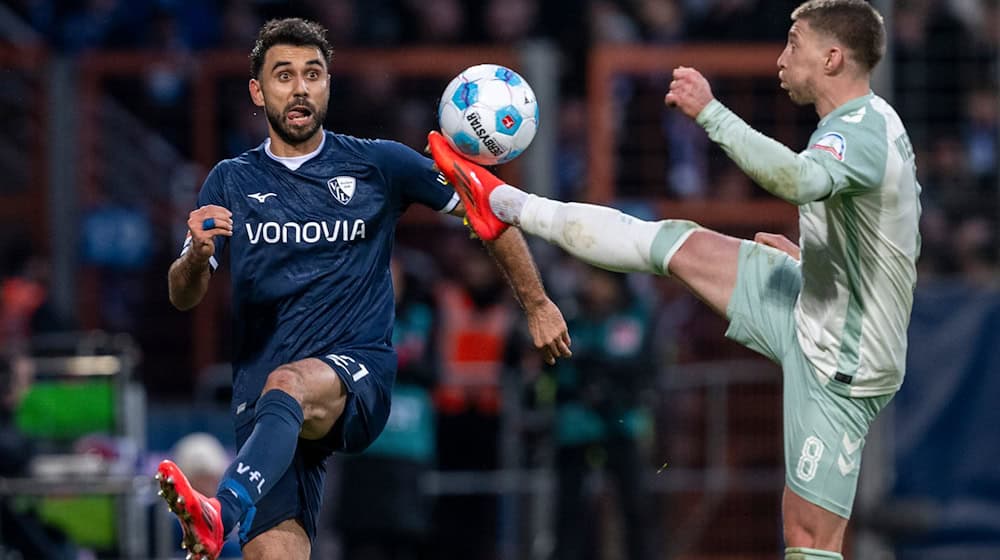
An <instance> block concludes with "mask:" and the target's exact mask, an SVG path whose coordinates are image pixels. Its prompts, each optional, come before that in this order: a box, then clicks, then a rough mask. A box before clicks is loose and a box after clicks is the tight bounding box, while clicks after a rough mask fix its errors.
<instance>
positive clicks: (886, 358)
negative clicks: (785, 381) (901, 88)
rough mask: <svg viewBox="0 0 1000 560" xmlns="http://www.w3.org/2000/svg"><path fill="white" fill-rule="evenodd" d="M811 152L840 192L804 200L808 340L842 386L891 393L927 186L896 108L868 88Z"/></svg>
mask: <svg viewBox="0 0 1000 560" xmlns="http://www.w3.org/2000/svg"><path fill="white" fill-rule="evenodd" d="M801 155H803V156H805V157H807V158H809V159H811V160H813V161H815V162H816V163H818V164H820V165H821V166H823V168H824V169H826V171H827V172H828V173H829V174H830V177H831V178H832V179H833V189H832V192H831V193H830V195H829V196H828V197H826V198H825V199H823V200H819V201H815V202H809V203H807V204H804V205H802V206H800V207H799V232H800V239H799V246H800V247H801V248H802V292H801V293H800V294H799V301H798V304H797V305H796V307H795V320H796V325H797V327H798V336H799V344H800V345H801V346H802V350H803V352H805V355H806V357H807V358H808V359H809V361H810V362H811V363H812V364H813V365H814V366H815V367H816V369H817V371H818V372H819V373H821V374H822V375H823V376H824V377H826V378H831V379H835V380H837V381H839V382H840V383H835V384H833V388H835V389H839V390H840V392H844V393H847V394H849V395H850V396H858V397H862V396H864V397H867V396H875V395H882V394H886V393H892V392H894V391H896V390H897V389H898V388H899V386H900V384H901V383H902V382H903V374H904V372H905V369H906V329H907V326H908V324H909V322H910V309H911V308H912V306H913V289H914V286H915V284H916V281H917V273H916V261H917V257H918V256H919V253H920V234H919V230H918V222H919V219H920V199H919V195H920V185H919V184H918V183H917V179H916V166H915V163H914V157H913V148H912V146H911V145H910V139H909V137H907V135H906V130H905V129H904V128H903V123H902V122H901V121H900V120H899V116H898V115H897V114H896V111H894V110H893V108H892V107H890V106H889V104H888V103H886V102H885V100H883V99H882V98H881V97H878V96H876V95H874V94H868V95H866V96H864V97H860V98H858V99H854V100H852V101H849V102H847V103H845V104H844V105H841V106H840V107H838V108H837V109H835V110H834V111H832V112H831V113H830V114H828V115H827V116H826V117H824V118H823V120H822V121H820V123H819V127H818V128H817V129H816V132H814V133H813V135H812V137H811V138H810V139H809V147H808V148H807V149H806V150H805V151H803V152H802V154H801Z"/></svg>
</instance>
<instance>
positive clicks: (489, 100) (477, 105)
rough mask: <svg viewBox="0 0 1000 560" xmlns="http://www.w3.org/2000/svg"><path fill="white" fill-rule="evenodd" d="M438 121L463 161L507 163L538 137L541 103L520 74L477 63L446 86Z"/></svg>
mask: <svg viewBox="0 0 1000 560" xmlns="http://www.w3.org/2000/svg"><path fill="white" fill-rule="evenodd" d="M438 122H439V124H440V125H441V133H442V134H443V135H444V137H445V138H447V139H448V143H449V144H451V146H452V147H453V148H455V150H456V151H458V152H459V153H460V154H462V155H464V156H465V157H467V158H469V159H471V160H472V161H474V162H476V163H478V164H480V165H496V164H499V163H507V162H508V161H511V160H512V159H514V158H516V157H517V156H519V155H521V153H522V152H524V150H525V149H526V148H527V147H528V144H531V140H532V139H533V138H534V137H535V131H536V130H537V129H538V102H537V101H536V100H535V92H533V91H532V90H531V86H529V85H528V82H526V81H524V78H522V77H521V76H520V75H519V74H518V73H517V72H514V71H513V70H511V69H509V68H505V67H503V66H498V65H496V64H479V65H477V66H472V67H470V68H466V69H465V70H464V71H462V73H461V74H459V75H458V76H455V79H454V80H452V81H451V83H449V84H448V87H447V88H445V90H444V94H443V95H442V96H441V103H440V105H439V106H438Z"/></svg>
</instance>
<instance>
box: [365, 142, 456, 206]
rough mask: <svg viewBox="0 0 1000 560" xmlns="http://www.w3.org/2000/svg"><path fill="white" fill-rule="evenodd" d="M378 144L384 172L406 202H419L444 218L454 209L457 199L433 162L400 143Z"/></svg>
mask: <svg viewBox="0 0 1000 560" xmlns="http://www.w3.org/2000/svg"><path fill="white" fill-rule="evenodd" d="M375 144H376V148H377V149H378V151H379V156H380V159H381V162H380V163H381V166H382V170H383V172H384V173H385V174H386V175H387V176H388V178H389V181H390V182H391V183H392V185H393V186H394V187H395V188H397V189H399V191H400V193H401V194H402V197H403V200H404V201H406V202H407V203H408V202H418V203H420V204H423V205H424V206H427V207H429V208H431V209H433V210H437V211H438V212H441V213H443V214H446V213H448V212H451V211H452V210H454V209H455V206H456V205H458V195H457V194H455V191H454V189H452V188H451V186H449V185H448V181H447V180H446V179H445V178H444V175H442V174H441V173H440V172H438V171H437V170H436V169H434V161H433V160H431V159H429V158H426V157H424V156H422V155H420V154H418V153H417V152H416V151H414V150H413V149H411V148H409V147H407V146H405V145H403V144H400V143H399V142H393V141H390V140H377V141H376V142H375Z"/></svg>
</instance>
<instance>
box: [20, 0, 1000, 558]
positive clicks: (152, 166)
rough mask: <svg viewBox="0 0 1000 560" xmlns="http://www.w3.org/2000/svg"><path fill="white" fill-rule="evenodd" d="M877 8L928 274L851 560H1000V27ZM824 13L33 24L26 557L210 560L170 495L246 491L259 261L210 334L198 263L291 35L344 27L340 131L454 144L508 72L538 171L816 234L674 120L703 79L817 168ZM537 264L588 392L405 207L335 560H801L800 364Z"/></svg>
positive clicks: (575, 266)
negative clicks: (190, 546)
mask: <svg viewBox="0 0 1000 560" xmlns="http://www.w3.org/2000/svg"><path fill="white" fill-rule="evenodd" d="M874 3H875V4H876V5H877V7H878V8H879V9H880V10H882V12H883V13H884V14H885V16H886V22H887V25H888V29H889V39H890V44H889V48H888V56H887V59H886V60H885V61H884V62H883V63H882V65H881V66H880V69H879V72H878V74H877V75H876V80H875V88H876V92H877V93H878V94H880V95H882V96H883V97H886V98H887V99H889V100H890V102H891V103H893V105H894V106H895V107H896V108H897V110H898V111H899V113H900V115H901V117H902V118H903V121H904V123H905V124H906V125H907V127H908V129H909V133H910V137H911V139H912V141H913V144H914V148H915V149H916V152H917V164H918V168H919V176H920V181H921V184H922V186H923V195H922V197H921V201H922V204H923V223H922V240H923V251H922V257H921V260H920V263H919V273H920V280H919V285H918V288H917V294H916V300H915V305H914V310H913V318H912V321H911V329H910V353H909V368H908V371H907V376H906V382H905V383H904V386H903V389H902V391H901V392H900V393H899V394H898V395H897V397H896V398H895V400H894V401H893V404H892V406H890V408H889V409H888V410H887V412H886V413H885V414H884V415H883V417H882V418H881V419H880V421H879V422H878V423H877V425H876V427H875V428H874V430H873V432H872V434H871V436H870V437H869V439H868V444H867V448H866V450H865V464H864V468H863V476H862V484H861V489H860V491H859V494H858V499H857V504H856V507H855V518H854V520H853V521H852V523H851V525H850V528H849V532H848V536H847V542H846V545H845V546H846V550H845V557H847V558H850V559H889V558H899V559H949V560H951V559H967V558H1000V469H998V468H997V466H996V465H997V464H998V459H1000V438H997V437H996V432H995V428H994V427H995V426H997V425H1000V412H998V410H1000V408H998V407H997V406H996V400H997V398H998V397H1000V375H998V373H1000V294H998V291H997V287H998V283H1000V274H998V268H997V259H998V244H997V234H998V220H997V218H998V212H1000V204H998V203H1000V178H998V173H997V170H998V163H997V161H998V156H1000V149H998V140H1000V127H998V113H1000V96H998V68H1000V62H998V56H997V55H998V41H1000V7H998V6H1000V4H998V2H997V0H896V1H892V0H882V1H877V2H874ZM795 5H797V2H794V1H792V2H789V1H784V0H780V1H779V0H766V1H765V0H577V1H573V0H558V1H556V0H546V1H543V0H479V1H472V0H464V1H463V0H363V1H362V0H309V1H306V0H303V1H300V2H289V3H286V2H279V1H276V0H255V1H236V0H231V1H228V2H227V1H222V0H214V1H201V0H159V1H138V0H137V1H126V0H84V1H79V2H71V1H66V0H6V2H5V3H4V4H0V115H2V120H0V122H2V127H3V131H2V134H0V257H2V258H0V275H2V278H0V344H2V345H3V347H4V349H5V350H8V351H9V350H12V349H18V348H19V349H21V350H22V351H23V353H25V354H26V355H27V356H29V357H30V358H31V359H30V360H29V361H24V362H18V364H17V366H16V367H15V368H14V371H13V372H9V373H7V374H6V375H5V376H4V377H3V381H4V382H3V383H0V389H2V391H3V395H2V397H3V398H2V399H0V402H2V405H3V406H2V410H3V412H2V414H0V426H2V428H0V429H2V432H0V446H2V447H0V526H2V529H3V531H2V536H0V558H4V559H6V558H22V557H23V558H58V559H62V558H67V559H69V558H73V559H76V558H132V559H138V558H174V557H182V554H181V551H180V549H179V548H178V546H177V545H178V538H177V535H176V527H175V526H174V524H173V521H172V519H170V518H169V517H167V516H166V515H165V513H164V510H165V508H164V507H162V505H161V504H160V503H158V502H157V501H156V497H155V494H154V491H155V489H154V487H153V486H152V484H151V481H150V478H149V477H150V475H151V474H152V471H153V468H154V466H155V464H156V463H157V462H158V460H160V459H161V458H163V457H165V456H172V457H176V458H177V459H178V460H179V461H182V462H184V463H185V464H186V465H187V467H186V468H188V469H190V470H192V471H195V472H199V473H201V476H202V478H203V479H204V484H205V487H206V488H212V487H213V486H214V483H215V480H216V477H217V476H218V471H219V469H220V465H221V466H224V465H225V464H226V463H227V461H228V458H229V457H230V456H231V454H232V452H233V449H232V445H233V434H232V426H231V423H230V419H229V415H228V398H229V392H228V391H229V389H228V385H229V379H230V368H229V365H228V363H227V359H228V355H229V345H230V338H229V335H228V332H229V324H228V320H229V310H230V307H229V301H230V294H229V293H228V292H229V284H228V271H227V268H226V264H225V262H224V261H223V266H222V268H220V271H219V273H217V274H216V276H217V278H215V280H214V281H213V283H212V288H211V290H210V292H209V295H208V297H207V298H206V300H205V301H204V302H203V303H202V304H201V305H200V306H199V307H198V308H196V310H194V311H193V312H188V313H181V312H178V311H176V310H174V309H173V308H172V307H171V306H170V304H169V303H168V301H167V290H166V271H167V268H168V266H169V265H170V263H171V261H172V260H173V259H174V258H175V257H176V255H177V254H178V251H179V249H180V246H181V242H182V240H183V236H184V231H185V225H184V224H185V220H186V216H187V213H188V212H189V211H190V210H191V209H192V207H193V204H194V203H195V200H196V194H197V191H198V188H199V186H200V184H201V181H202V179H203V178H204V176H205V174H206V173H207V172H208V170H209V169H210V168H211V167H212V165H214V164H215V162H217V161H218V160H220V159H222V158H227V157H232V156H235V155H237V154H239V153H241V152H242V151H244V150H246V149H249V148H252V147H254V146H256V145H258V144H259V143H260V142H261V141H262V139H263V138H264V137H265V135H266V125H265V121H264V118H263V115H261V114H259V113H258V111H256V110H255V108H254V107H253V106H252V104H251V103H250V100H249V96H248V94H247V81H248V78H249V63H248V58H247V55H248V53H249V50H250V48H251V46H252V44H253V41H254V38H255V36H256V32H257V29H258V28H259V26H260V25H261V24H262V23H263V22H264V21H266V20H267V19H269V18H272V17H284V16H302V17H308V18H314V19H316V20H318V21H320V22H321V23H322V24H323V25H325V26H326V27H327V28H328V29H329V37H330V40H331V42H332V43H333V45H334V47H335V49H336V53H335V58H334V62H333V66H332V68H331V73H332V75H333V92H332V95H331V101H330V110H329V114H328V117H327V123H326V126H327V128H328V129H330V130H333V131H336V132H340V133H347V134H352V135H356V136H366V137H367V136H376V137H384V138H390V139H396V140H399V141H402V142H404V143H406V144H409V145H410V146H412V147H413V148H416V149H418V150H419V149H422V148H423V146H424V138H425V136H426V133H427V131H428V130H430V129H432V128H434V127H435V118H436V110H437V101H438V96H439V95H440V92H441V91H442V90H443V89H444V86H445V85H446V84H447V83H448V81H449V80H450V79H451V78H452V77H453V76H454V75H455V74H457V73H458V72H459V71H460V70H462V69H463V68H465V67H467V66H470V65H473V64H478V63H483V62H493V63H500V64H504V65H507V66H510V67H512V68H514V69H516V70H518V71H519V72H520V73H521V74H522V75H523V76H525V77H526V78H527V80H528V81H529V82H530V83H531V84H532V86H533V87H534V89H535V92H536V93H537V95H538V98H539V102H540V106H541V125H540V127H541V128H540V130H539V133H538V136H537V137H536V139H535V141H534V144H533V145H532V147H531V149H529V150H528V151H527V152H526V153H525V154H524V155H523V156H522V157H521V158H519V159H518V160H517V161H516V162H514V163H512V164H510V165H507V166H505V167H503V168H501V169H500V171H499V172H500V174H501V175H502V176H503V177H504V178H506V179H507V180H508V181H511V182H514V183H516V184H520V185H524V186H525V187H526V188H527V189H529V190H531V191H533V192H537V193H541V194H545V195H548V196H552V197H556V198H560V199H563V200H583V201H593V202H599V203H605V204H611V205H614V206H616V207H619V208H621V209H623V210H626V211H629V212H631V213H635V214H637V215H640V216H643V217H647V218H654V217H674V218H680V217H684V218H689V219H694V220H696V221H698V222H700V223H702V224H703V225H706V226H710V227H714V228H718V229H720V230H722V231H725V232H727V233H731V234H734V235H741V236H752V235H753V234H754V233H755V232H757V231H772V232H780V233H785V234H786V235H788V236H789V237H792V238H793V239H794V238H796V236H797V223H796V212H795V209H794V208H793V207H791V206H789V205H787V204H785V203H783V202H780V201H777V200H775V199H773V198H771V197H769V196H768V195H767V194H766V193H765V192H764V191H762V190H761V189H760V188H758V187H756V186H755V185H754V184H753V183H752V182H751V181H750V180H748V179H747V178H746V176H744V175H743V174H742V173H741V172H740V171H739V170H738V169H737V168H736V167H735V166H734V165H732V164H731V163H730V162H729V161H728V160H727V159H726V157H725V156H724V154H722V152H721V151H720V150H719V149H718V148H716V147H715V146H713V145H712V144H711V143H710V142H708V140H707V138H706V136H705V134H704V133H703V132H702V131H701V130H700V129H699V128H698V127H697V126H695V125H693V123H692V122H691V121H689V120H687V119H686V118H684V117H683V116H682V115H679V114H677V113H675V112H672V111H670V110H667V109H666V108H664V106H663V103H662V98H663V95H664V93H665V92H666V89H667V86H668V83H669V80H670V77H669V76H670V71H671V69H672V68H674V67H675V66H677V65H681V64H683V65H687V66H693V67H695V68H698V69H700V70H702V71H703V72H704V73H705V74H706V75H707V76H708V78H709V80H710V81H711V83H712V86H713V89H714V92H715V94H716V96H717V97H719V98H720V99H721V100H722V101H723V102H724V103H726V104H727V105H729V106H730V107H731V108H733V109H734V110H735V111H736V112H737V113H739V114H740V115H742V116H743V117H744V118H746V119H747V120H748V121H749V122H750V123H751V124H752V125H753V126H755V127H756V128H758V129H759V130H762V131H763V132H765V133H767V134H770V135H772V136H774V137H775V138H777V139H779V140H781V141H783V142H785V143H786V144H788V145H789V146H791V147H793V148H794V149H801V148H802V147H804V143H805V141H806V140H807V138H808V136H809V133H810V132H811V131H812V130H813V128H814V126H815V124H816V115H815V113H813V112H812V110H811V109H809V108H797V107H795V106H794V105H792V103H791V102H790V101H789V100H788V99H787V97H786V95H785V94H784V93H783V92H782V91H781V90H780V89H779V87H778V81H777V77H776V66H775V59H776V58H777V56H778V53H779V52H780V51H781V49H782V45H783V41H784V37H785V33H786V31H787V28H788V26H789V23H790V22H789V19H788V14H789V13H790V12H791V10H792V9H793V8H794V7H795ZM533 250H534V254H535V258H536V260H537V262H538V264H539V267H540V268H541V271H542V273H543V276H544V278H545V282H546V286H547V289H548V291H549V293H550V294H551V296H552V297H553V299H554V300H556V301H557V303H558V304H559V305H560V307H561V308H562V310H563V311H564V313H565V315H566V317H567V319H568V320H569V321H570V325H571V328H572V333H571V334H572V336H573V338H574V343H575V346H574V351H575V353H576V355H575V356H574V358H573V359H572V360H570V361H567V362H565V363H561V364H560V365H558V366H557V367H554V368H548V367H542V364H541V363H540V360H539V359H538V357H537V356H536V355H534V354H533V352H531V351H530V349H529V348H528V345H527V344H526V343H525V337H524V325H523V320H522V314H521V313H520V311H519V310H518V309H517V308H516V306H515V304H514V302H513V299H512V297H511V296H510V294H509V292H508V291H507V290H506V288H504V287H503V281H502V279H501V278H500V277H499V275H498V273H497V271H496V268H495V267H494V266H493V265H492V263H491V262H490V261H489V260H488V257H487V256H486V255H485V253H484V251H483V250H482V248H481V247H480V245H479V244H478V242H476V241H473V240H470V239H469V238H468V235H467V232H466V230H465V229H464V228H463V227H462V226H461V224H460V223H458V221H457V220H453V219H449V218H446V217H440V216H437V215H436V214H434V213H432V212H429V211H426V210H423V211H421V210H420V209H416V208H414V209H413V210H411V211H410V212H409V213H408V214H407V215H405V216H404V218H403V222H402V223H401V224H400V227H399V231H398V235H397V249H396V257H397V259H396V260H397V262H396V263H395V264H396V266H397V268H396V274H395V276H396V278H397V280H403V281H404V282H403V284H405V287H403V286H402V285H401V286H400V289H399V292H400V293H401V294H403V297H402V299H401V301H400V303H399V307H398V313H397V314H398V316H399V318H400V322H399V325H398V326H397V330H396V335H395V336H396V339H397V340H396V342H397V346H398V348H399V350H400V375H399V384H398V387H397V392H396V396H395V401H394V410H393V412H394V416H393V419H392V421H391V422H390V427H391V428H392V429H393V432H392V434H391V436H389V435H387V436H384V437H383V438H382V439H380V440H379V442H377V444H376V446H375V447H373V449H371V450H370V451H369V452H368V453H366V454H364V455H362V456H360V457H356V458H350V459H344V458H342V457H339V456H338V457H335V458H334V459H333V460H331V461H330V463H329V470H330V475H329V477H328V484H327V489H328V494H329V495H328V498H327V500H326V506H325V507H326V510H327V511H325V512H324V516H323V517H322V519H321V531H320V536H319V538H318V541H317V543H316V546H315V554H314V557H315V558H323V559H329V558H351V559H363V560H369V559H389V558H414V559H417V558H419V559H425V558H427V559H429V558H434V559H456V560H457V559H461V560H486V559H497V558H499V559H504V560H507V559H532V560H536V559H537V560H543V559H560V560H562V559H588V560H612V559H627V560H638V559H646V558H664V559H666V558H671V559H673V558H676V559H687V560H694V559H705V560H707V559H718V560H721V559H761V560H764V559H774V558H779V557H780V556H781V551H782V549H783V544H782V542H781V524H780V512H779V496H780V490H781V487H782V483H783V474H782V457H781V454H782V445H781V402H780V398H781V380H780V372H779V370H778V368H777V367H776V366H774V365H773V364H771V363H769V362H767V361H765V360H764V359H762V358H760V357H759V356H756V355H754V354H752V353H751V352H749V351H747V350H745V349H742V348H740V347H738V346H736V345H735V344H733V343H731V342H728V341H726V340H725V339H724V338H723V336H722V333H723V331H724V329H725V325H724V322H723V321H722V320H721V319H719V318H717V317H715V316H713V315H712V314H711V313H710V312H709V311H708V309H707V308H706V307H705V306H703V305H701V304H700V303H699V302H697V301H696V300H694V299H693V298H692V297H691V296H689V295H687V294H686V293H685V292H684V291H683V290H682V289H681V288H680V287H679V286H678V285H676V284H674V283H672V282H671V281H669V280H665V279H658V278H651V277H641V276H635V277H632V276H629V277H626V276H620V275H612V274H607V273H603V272H600V271H596V270H594V269H591V268H589V267H587V266H585V265H582V264H580V263H578V262H574V261H572V260H570V259H568V258H566V257H565V256H564V255H562V254H561V253H560V252H559V251H557V250H555V249H553V248H551V247H549V246H546V245H544V244H538V245H533ZM32 372H33V375H32ZM190 434H197V435H196V436H195V437H185V436H189V435H190ZM182 466H183V465H182ZM18 551H19V552H18ZM396 553H398V554H400V555H392V554H396ZM237 554H238V551H237ZM407 554H408V555H407Z"/></svg>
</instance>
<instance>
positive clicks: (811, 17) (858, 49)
mask: <svg viewBox="0 0 1000 560" xmlns="http://www.w3.org/2000/svg"><path fill="white" fill-rule="evenodd" d="M797 20H803V21H806V22H809V25H810V26H811V27H812V28H813V29H815V30H816V31H819V32H821V33H826V34H828V35H831V36H833V37H834V38H835V39H837V41H840V42H841V43H842V44H843V45H844V46H845V47H847V48H848V50H850V51H851V54H853V55H854V59H855V60H856V61H857V62H858V63H860V64H861V65H862V66H864V67H865V69H866V70H868V71H869V72H871V71H872V70H873V69H874V68H875V66H876V65H877V64H878V63H879V61H880V60H882V57H883V56H885V23H884V21H883V20H882V14H880V13H878V10H876V9H875V8H874V7H872V5H871V4H869V3H868V2H866V1H865V0H809V1H808V2H804V3H803V4H801V5H800V6H799V7H798V8H795V11H793V12H792V21H797Z"/></svg>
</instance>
